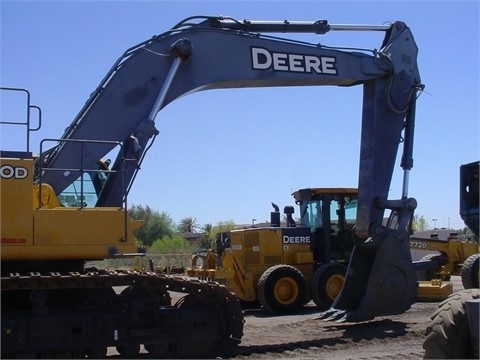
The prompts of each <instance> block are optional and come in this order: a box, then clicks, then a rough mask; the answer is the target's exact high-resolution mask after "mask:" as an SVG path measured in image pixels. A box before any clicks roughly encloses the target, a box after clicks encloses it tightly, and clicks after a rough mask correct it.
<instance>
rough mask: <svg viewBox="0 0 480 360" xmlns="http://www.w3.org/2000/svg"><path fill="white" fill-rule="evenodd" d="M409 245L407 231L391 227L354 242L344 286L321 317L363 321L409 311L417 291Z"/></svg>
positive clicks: (330, 319) (333, 319) (339, 320)
mask: <svg viewBox="0 0 480 360" xmlns="http://www.w3.org/2000/svg"><path fill="white" fill-rule="evenodd" d="M409 246H410V245H409V238H408V234H406V233H405V235H402V236H400V237H399V236H398V234H396V233H395V231H392V230H390V229H386V231H385V232H384V233H383V234H379V235H376V237H375V238H369V239H367V240H366V241H364V242H363V243H362V244H360V245H357V246H355V248H354V250H353V253H352V257H351V259H350V263H349V265H348V269H347V274H346V277H345V282H344V284H343V287H342V290H341V292H340V293H339V294H338V296H337V298H336V299H335V301H334V302H333V304H332V306H331V308H330V309H329V310H327V311H325V312H323V313H321V314H320V318H321V319H324V320H329V321H338V322H344V321H348V322H360V321H367V320H371V319H373V318H374V317H376V316H386V315H395V314H401V313H403V312H405V311H407V310H408V309H409V308H410V306H411V305H412V304H413V302H414V301H415V298H416V293H417V278H416V274H415V271H414V268H413V264H412V258H411V255H410V247H409Z"/></svg>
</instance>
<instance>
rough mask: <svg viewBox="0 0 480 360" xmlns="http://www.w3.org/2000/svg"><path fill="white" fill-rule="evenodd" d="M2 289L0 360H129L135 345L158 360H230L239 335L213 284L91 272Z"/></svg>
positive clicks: (12, 282) (236, 307) (20, 281)
mask: <svg viewBox="0 0 480 360" xmlns="http://www.w3.org/2000/svg"><path fill="white" fill-rule="evenodd" d="M1 286H2V358H62V359H65V358H82V357H85V356H88V357H89V358H102V357H105V356H106V354H107V347H116V349H117V351H118V352H119V353H120V354H121V355H122V356H125V357H127V358H131V357H135V356H136V355H138V353H139V351H140V346H141V345H143V346H144V348H145V349H146V350H147V351H148V352H149V353H151V354H152V355H154V356H155V357H157V358H199V357H212V356H213V357H215V356H228V355H229V354H231V352H232V351H233V350H234V348H235V346H236V345H237V344H238V343H240V341H241V338H242V335H243V324H244V319H243V313H242V310H241V307H240V304H239V300H238V299H237V298H236V297H235V296H234V295H233V294H231V293H230V292H228V291H227V290H226V288H225V287H223V286H221V285H218V284H216V283H207V282H205V281H200V280H198V281H194V280H192V279H185V278H182V277H174V276H171V275H161V274H157V273H152V272H137V271H120V270H110V271H109V270H98V269H94V268H92V269H87V270H86V271H85V272H82V273H80V272H76V273H75V272H70V273H61V272H56V273H48V274H47V273H40V272H37V273H30V274H28V275H27V274H19V273H16V274H11V275H10V276H5V277H3V276H2V282H1ZM171 294H174V295H173V296H172V295H171ZM172 297H176V298H178V300H177V301H176V302H175V303H172Z"/></svg>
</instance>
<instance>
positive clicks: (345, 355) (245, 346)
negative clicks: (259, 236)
mask: <svg viewBox="0 0 480 360" xmlns="http://www.w3.org/2000/svg"><path fill="white" fill-rule="evenodd" d="M452 281H453V290H454V291H458V290H461V289H463V287H462V285H461V280H460V278H459V277H452ZM437 307H438V303H436V302H417V303H414V304H413V305H412V307H411V309H410V310H408V311H407V312H405V313H404V314H401V315H395V316H389V317H378V318H375V319H374V320H371V321H367V322H362V323H335V322H327V321H324V320H321V319H318V317H319V312H318V310H317V309H316V308H315V307H314V305H313V303H309V304H307V305H306V306H305V307H304V309H303V311H302V312H301V313H299V314H296V315H289V316H272V315H268V314H266V313H265V312H264V311H263V310H259V309H255V310H245V327H244V335H243V338H242V342H241V344H240V345H239V346H238V348H237V352H236V355H235V356H233V357H232V358H231V359H235V360H240V359H261V360H268V359H286V358H288V359H296V360H297V359H298V360H300V359H306V360H308V359H328V360H335V359H342V360H344V359H345V360H346V359H352V360H353V359H358V360H360V359H423V355H424V350H423V348H422V344H423V341H424V339H425V329H426V327H427V324H428V323H429V322H430V316H431V315H432V314H433V312H434V311H435V310H436V309H437ZM111 350H112V351H111ZM142 350H143V349H142ZM115 352H116V351H115V350H114V349H109V356H112V355H113V357H115V355H116V354H115ZM142 353H144V354H142V355H143V356H145V357H148V354H146V353H145V352H144V351H142ZM117 354H118V353H117Z"/></svg>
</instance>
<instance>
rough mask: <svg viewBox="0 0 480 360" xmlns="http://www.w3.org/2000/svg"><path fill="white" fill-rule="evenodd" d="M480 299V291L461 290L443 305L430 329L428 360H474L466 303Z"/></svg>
mask: <svg viewBox="0 0 480 360" xmlns="http://www.w3.org/2000/svg"><path fill="white" fill-rule="evenodd" d="M478 298H480V290H479V289H469V290H461V291H458V292H456V293H454V294H452V295H450V296H449V297H448V298H447V299H446V300H445V301H443V302H442V303H440V305H439V307H438V309H437V311H435V312H434V313H433V315H432V321H431V322H430V324H429V325H428V327H427V331H426V334H427V338H426V339H425V341H424V343H423V348H424V349H425V355H424V359H473V358H474V356H473V354H474V350H473V344H472V340H471V335H470V329H469V325H468V318H467V314H466V311H465V302H466V301H468V300H472V299H478Z"/></svg>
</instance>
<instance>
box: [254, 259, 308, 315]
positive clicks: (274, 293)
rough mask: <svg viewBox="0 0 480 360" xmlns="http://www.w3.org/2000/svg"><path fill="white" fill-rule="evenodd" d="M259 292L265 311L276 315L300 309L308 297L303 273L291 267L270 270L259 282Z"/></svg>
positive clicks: (273, 267)
mask: <svg viewBox="0 0 480 360" xmlns="http://www.w3.org/2000/svg"><path fill="white" fill-rule="evenodd" d="M257 290H258V291H257V292H258V299H259V301H260V304H261V305H262V307H263V308H264V310H266V311H269V312H274V313H289V312H294V311H296V310H298V309H300V308H301V307H302V305H303V304H304V302H305V298H306V296H307V295H306V294H307V286H306V284H305V280H304V278H303V275H302V273H301V272H300V271H299V270H298V269H296V268H295V267H293V266H290V265H275V266H272V267H271V268H268V269H267V270H266V271H265V272H264V273H263V274H262V276H261V277H260V280H258V288H257Z"/></svg>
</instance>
